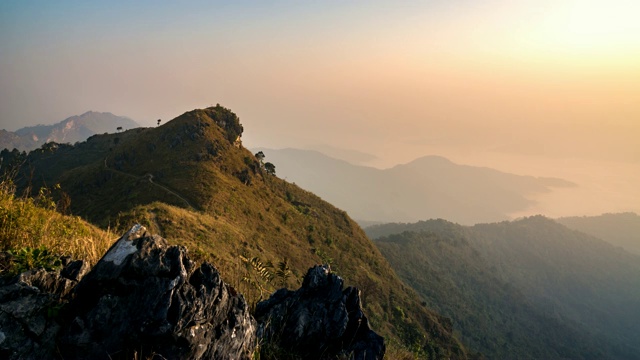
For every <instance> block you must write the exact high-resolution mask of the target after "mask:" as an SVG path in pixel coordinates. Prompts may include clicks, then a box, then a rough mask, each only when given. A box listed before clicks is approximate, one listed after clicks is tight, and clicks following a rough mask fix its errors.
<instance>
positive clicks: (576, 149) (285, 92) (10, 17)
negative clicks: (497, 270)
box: [0, 0, 640, 216]
mask: <svg viewBox="0 0 640 360" xmlns="http://www.w3.org/2000/svg"><path fill="white" fill-rule="evenodd" d="M639 17H640V2H638V1H637V0H608V1H607V0H592V1H589V0H581V1H574V0H554V1H549V0H537V1H534V0H511V1H499V0H487V1H471V0H448V1H441V0H438V1H435V0H434V1H367V2H365V1H274V2H268V1H232V2H215V1H182V2H178V1H135V2H130V1H104V2H94V1H64V0H63V1H55V2H54V1H29V0H23V1H13V0H5V1H2V2H0V128H5V129H7V130H16V129H18V128H20V127H23V126H28V125H35V124H51V123H55V122H59V121H61V120H63V119H65V118H67V117H69V116H72V115H78V114H81V113H84V112H86V111H88V110H93V111H109V112H112V113H114V114H116V115H123V116H128V117H131V118H132V119H134V120H136V121H137V122H139V123H140V124H141V125H144V126H153V125H154V124H155V122H156V120H157V119H163V121H168V120H170V119H172V118H174V117H176V116H178V115H180V114H182V113H184V112H186V111H189V110H192V109H195V108H202V107H207V106H210V105H215V104H217V103H220V104H221V105H223V106H226V107H228V108H231V109H232V110H233V111H234V112H235V113H236V114H238V116H239V117H240V119H241V122H242V124H243V125H244V127H245V132H244V135H243V141H244V144H245V146H247V147H267V148H284V147H301V148H305V147H306V148H308V147H318V146H331V147H336V148H344V149H350V150H358V151H362V152H365V153H370V154H372V155H375V156H376V157H377V159H376V160H375V161H372V162H370V165H372V166H377V167H388V166H392V165H394V164H398V163H404V162H408V161H411V160H413V159H415V158H417V157H420V156H424V155H441V156H445V157H447V158H449V159H451V160H453V161H455V162H457V163H462V164H469V165H478V166H487V167H492V168H496V169H499V170H503V171H507V172H512V173H517V174H522V175H535V176H555V177H561V178H565V179H567V180H570V181H573V182H576V183H578V184H579V187H578V188H576V189H573V190H562V191H558V192H553V193H550V194H545V195H544V196H542V197H540V198H538V199H537V200H538V201H539V206H537V207H534V208H532V209H529V210H527V212H525V213H523V214H525V215H526V214H528V213H532V212H542V213H544V214H546V215H550V216H563V215H582V214H585V215H592V214H597V213H601V212H608V211H611V212H613V211H636V212H640V186H637V184H640V140H638V139H640V65H639V64H640V21H638V20H637V19H638V18H639ZM267 156H268V154H267ZM518 215H522V214H518Z"/></svg>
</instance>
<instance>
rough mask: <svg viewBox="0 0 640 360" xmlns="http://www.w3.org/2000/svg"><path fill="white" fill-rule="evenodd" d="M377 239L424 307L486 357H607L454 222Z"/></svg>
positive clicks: (602, 345) (600, 345)
mask: <svg viewBox="0 0 640 360" xmlns="http://www.w3.org/2000/svg"><path fill="white" fill-rule="evenodd" d="M442 221H444V220H442ZM445 225H446V224H445ZM452 225H453V224H452ZM375 243H376V246H378V248H379V249H380V251H381V252H382V253H383V255H384V256H385V257H386V258H387V259H388V260H389V262H390V263H391V265H392V266H393V268H394V269H395V270H396V272H397V273H398V275H399V276H400V277H401V278H403V279H404V280H405V281H406V282H407V283H408V284H409V285H411V286H412V287H413V288H414V289H416V291H417V292H418V293H419V294H420V295H422V296H423V298H424V299H425V303H426V305H427V306H428V307H429V308H433V309H436V310H437V311H438V312H439V313H441V314H444V315H445V316H448V317H451V319H452V320H453V324H454V328H455V329H457V330H458V331H460V338H461V340H462V341H463V342H464V343H465V344H468V345H469V347H470V348H471V349H473V350H476V351H479V352H480V353H482V354H483V355H484V356H486V357H487V358H489V359H601V358H605V353H604V352H603V349H605V348H606V346H607V344H605V343H604V342H603V341H600V340H599V339H597V338H596V337H594V336H589V335H585V334H584V333H581V332H580V330H579V329H576V328H575V327H574V326H572V325H571V323H570V322H567V321H561V320H559V319H555V318H552V317H549V316H546V315H545V314H543V313H542V312H541V311H539V310H537V309H536V307H535V306H534V305H533V304H532V303H531V302H530V301H529V300H527V299H526V298H525V297H524V296H523V294H522V293H521V292H520V291H518V290H517V289H516V288H514V287H513V286H510V285H509V284H508V283H506V282H504V281H502V280H500V279H499V278H498V274H496V272H495V269H492V267H491V265H490V264H489V263H488V262H487V261H486V260H484V259H483V258H482V257H481V256H480V255H479V253H478V251H476V250H475V249H474V248H473V247H472V246H471V244H470V243H469V242H468V241H467V240H466V238H465V236H464V233H463V232H461V231H460V230H459V229H457V228H456V227H455V226H451V229H450V231H448V234H447V235H445V234H441V233H440V234H435V233H432V232H403V233H400V234H393V235H389V236H387V237H381V238H378V239H376V240H375ZM532 334H535V335H532Z"/></svg>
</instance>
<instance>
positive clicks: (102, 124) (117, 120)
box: [0, 111, 140, 151]
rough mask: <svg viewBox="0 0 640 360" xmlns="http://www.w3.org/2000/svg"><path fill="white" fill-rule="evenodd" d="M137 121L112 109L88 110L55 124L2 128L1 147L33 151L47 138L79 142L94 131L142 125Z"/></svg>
mask: <svg viewBox="0 0 640 360" xmlns="http://www.w3.org/2000/svg"><path fill="white" fill-rule="evenodd" d="M139 126H140V125H138V124H137V123H136V122H135V121H133V120H131V119H129V118H127V117H123V116H116V115H113V114H112V113H108V112H94V111H88V112H86V113H84V114H82V115H77V116H72V117H70V118H67V119H65V120H62V121H61V122H59V123H57V124H53V125H36V126H29V127H24V128H21V129H18V130H16V131H15V132H11V131H6V130H0V149H9V150H11V149H14V148H16V149H18V150H20V151H30V150H34V149H37V148H38V147H40V146H41V145H42V144H44V143H47V142H57V143H75V142H77V141H84V140H86V139H87V138H88V137H90V136H91V135H95V134H102V133H106V132H115V131H116V130H117V129H118V128H122V129H132V128H136V127H139Z"/></svg>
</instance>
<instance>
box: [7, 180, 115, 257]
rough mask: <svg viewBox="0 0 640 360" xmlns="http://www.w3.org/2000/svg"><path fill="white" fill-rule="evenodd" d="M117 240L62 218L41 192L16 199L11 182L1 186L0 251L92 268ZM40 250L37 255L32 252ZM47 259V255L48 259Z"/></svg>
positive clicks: (70, 218)
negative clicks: (68, 258) (70, 260)
mask: <svg viewBox="0 0 640 360" xmlns="http://www.w3.org/2000/svg"><path fill="white" fill-rule="evenodd" d="M114 238H117V236H116V235H114V234H112V233H110V232H109V231H104V230H101V229H99V228H97V227H95V226H93V225H91V224H89V223H87V222H86V221H84V220H82V219H80V218H79V217H76V216H68V215H62V214H60V213H59V212H57V211H56V204H55V203H54V202H53V201H52V200H51V198H50V197H49V196H48V195H47V192H46V191H41V192H40V196H38V197H35V198H32V197H19V196H16V190H15V186H13V183H12V182H11V181H10V180H3V181H1V182H0V250H1V251H5V252H6V251H11V252H12V253H14V254H16V255H18V254H21V256H22V257H23V258H25V259H28V258H29V257H31V258H33V257H34V256H35V257H42V256H44V254H43V253H42V251H43V250H46V251H47V254H56V255H60V256H63V255H66V256H71V257H72V258H75V259H84V260H85V261H88V262H89V263H90V264H95V263H96V262H97V261H98V260H99V259H100V258H101V257H102V255H103V254H104V253H105V252H106V250H107V249H108V248H109V247H110V246H111V244H112V243H113V241H114ZM36 249H40V250H39V251H34V250H36ZM47 256H48V255H47Z"/></svg>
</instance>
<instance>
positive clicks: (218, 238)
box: [2, 106, 467, 359]
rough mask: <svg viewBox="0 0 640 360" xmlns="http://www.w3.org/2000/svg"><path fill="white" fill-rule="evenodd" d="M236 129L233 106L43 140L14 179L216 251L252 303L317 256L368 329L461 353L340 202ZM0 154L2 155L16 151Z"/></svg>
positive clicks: (440, 352) (108, 221)
mask: <svg viewBox="0 0 640 360" xmlns="http://www.w3.org/2000/svg"><path fill="white" fill-rule="evenodd" d="M242 132H243V127H242V125H241V124H240V122H239V119H238V117H237V116H236V115H235V114H234V113H233V112H232V111H230V110H229V109H226V108H224V107H222V106H216V107H211V108H207V109H198V110H193V111H189V112H187V113H185V114H183V115H181V116H179V117H177V118H175V119H173V120H171V121H169V122H167V123H165V124H163V125H162V126H159V127H154V128H137V129H131V130H127V131H124V132H121V133H117V134H104V135H94V136H92V137H90V138H89V139H87V141H85V142H81V143H78V144H75V145H60V144H48V145H44V146H42V147H41V148H39V149H37V150H34V151H32V152H30V153H29V155H28V156H27V158H26V159H21V161H20V163H21V164H23V166H22V168H21V171H20V172H19V173H18V175H17V177H16V183H17V184H18V185H19V186H20V187H21V189H24V188H28V187H29V186H30V187H31V188H32V189H34V191H37V189H39V188H40V186H42V185H52V184H60V191H62V192H64V193H66V194H67V195H68V196H69V198H70V200H71V202H70V209H71V211H72V213H73V214H75V215H80V216H82V217H83V218H85V219H88V220H90V221H91V222H92V223H94V224H99V225H100V226H102V227H103V228H111V229H114V228H115V229H126V228H127V227H129V226H130V225H131V224H132V223H134V222H141V223H142V224H143V225H145V226H146V227H147V228H148V229H150V231H152V232H154V233H159V234H160V235H162V236H163V237H165V238H166V239H168V240H169V241H171V242H174V243H178V244H182V245H185V246H187V247H188V248H189V251H190V254H194V256H195V258H196V259H203V260H209V261H211V262H212V263H213V264H215V265H216V267H217V268H218V269H219V270H220V272H221V273H222V276H223V278H224V280H225V281H227V282H228V283H230V284H232V285H233V286H234V288H236V289H238V290H239V291H240V292H242V293H243V294H245V296H247V298H248V299H249V302H250V303H255V302H256V301H258V300H260V299H264V298H265V297H267V296H268V294H269V293H270V292H272V291H274V290H275V289H276V287H277V286H278V287H279V286H282V285H288V286H289V287H294V286H295V287H297V284H298V283H299V282H300V278H301V276H302V275H303V274H304V273H305V272H306V270H307V269H308V268H309V267H310V266H312V265H314V264H317V263H328V264H331V267H332V269H333V271H335V272H336V273H337V274H339V275H340V276H342V277H343V278H344V279H345V282H346V284H349V285H354V286H358V287H359V288H360V289H361V290H362V301H363V305H364V308H365V310H366V312H367V316H368V318H369V320H370V322H371V325H372V328H373V329H374V330H375V331H377V332H379V333H380V334H382V335H383V336H385V338H386V339H387V341H388V344H389V345H390V346H391V348H397V347H398V344H402V345H403V346H404V348H409V349H411V351H412V352H413V351H415V352H416V353H417V354H421V356H423V358H424V357H427V356H428V357H429V358H451V359H465V358H467V353H466V351H465V349H464V348H463V346H462V345H461V343H460V342H459V341H458V340H457V339H456V338H455V337H454V336H453V329H452V327H451V322H450V321H449V320H448V319H446V318H444V317H442V316H440V315H438V314H436V313H435V312H433V311H432V310H430V309H428V308H426V307H424V306H423V305H421V301H420V298H419V297H418V296H417V294H416V293H415V292H414V291H413V290H412V289H411V288H410V287H408V286H406V285H405V284H404V283H403V282H402V281H401V280H400V279H399V278H398V277H397V275H396V274H395V273H394V272H393V270H392V269H391V267H390V266H389V264H388V262H387V261H386V260H385V259H384V257H383V256H382V255H381V254H380V252H379V251H378V249H377V248H376V247H375V246H374V245H373V243H372V242H371V241H370V240H369V239H368V238H367V237H366V235H365V234H364V232H363V231H362V229H361V228H360V227H359V226H358V225H357V224H356V223H355V222H353V221H352V220H351V218H349V216H348V215H347V214H346V213H345V212H344V211H342V210H339V209H337V208H335V207H333V206H332V205H330V204H329V203H327V202H325V201H323V200H321V199H320V198H319V197H317V196H316V195H314V194H312V193H310V192H308V191H306V190H303V189H301V188H299V187H298V186H296V185H294V184H291V183H288V182H286V181H284V180H282V179H280V178H278V177H277V176H274V175H272V174H270V173H269V172H267V171H266V169H265V165H264V164H263V163H262V162H261V161H260V159H258V158H256V157H255V156H254V154H252V153H251V152H249V151H248V150H246V149H245V148H243V147H242V143H241V141H240V139H241V137H240V136H241V134H242ZM2 155H3V156H4V158H3V162H5V163H12V162H13V161H12V159H11V157H15V156H21V155H20V154H19V153H17V154H16V153H14V152H8V151H5V152H2ZM268 160H269V159H266V160H265V161H268ZM277 171H279V169H278V168H276V172H277ZM61 196H62V195H61ZM265 270H267V271H265ZM269 271H270V273H271V275H272V277H273V278H269V277H268V276H266V275H267V274H269ZM277 274H280V275H277ZM277 276H279V277H277ZM393 309H396V310H397V309H400V310H401V311H400V312H397V313H396V312H394V310H393Z"/></svg>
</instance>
